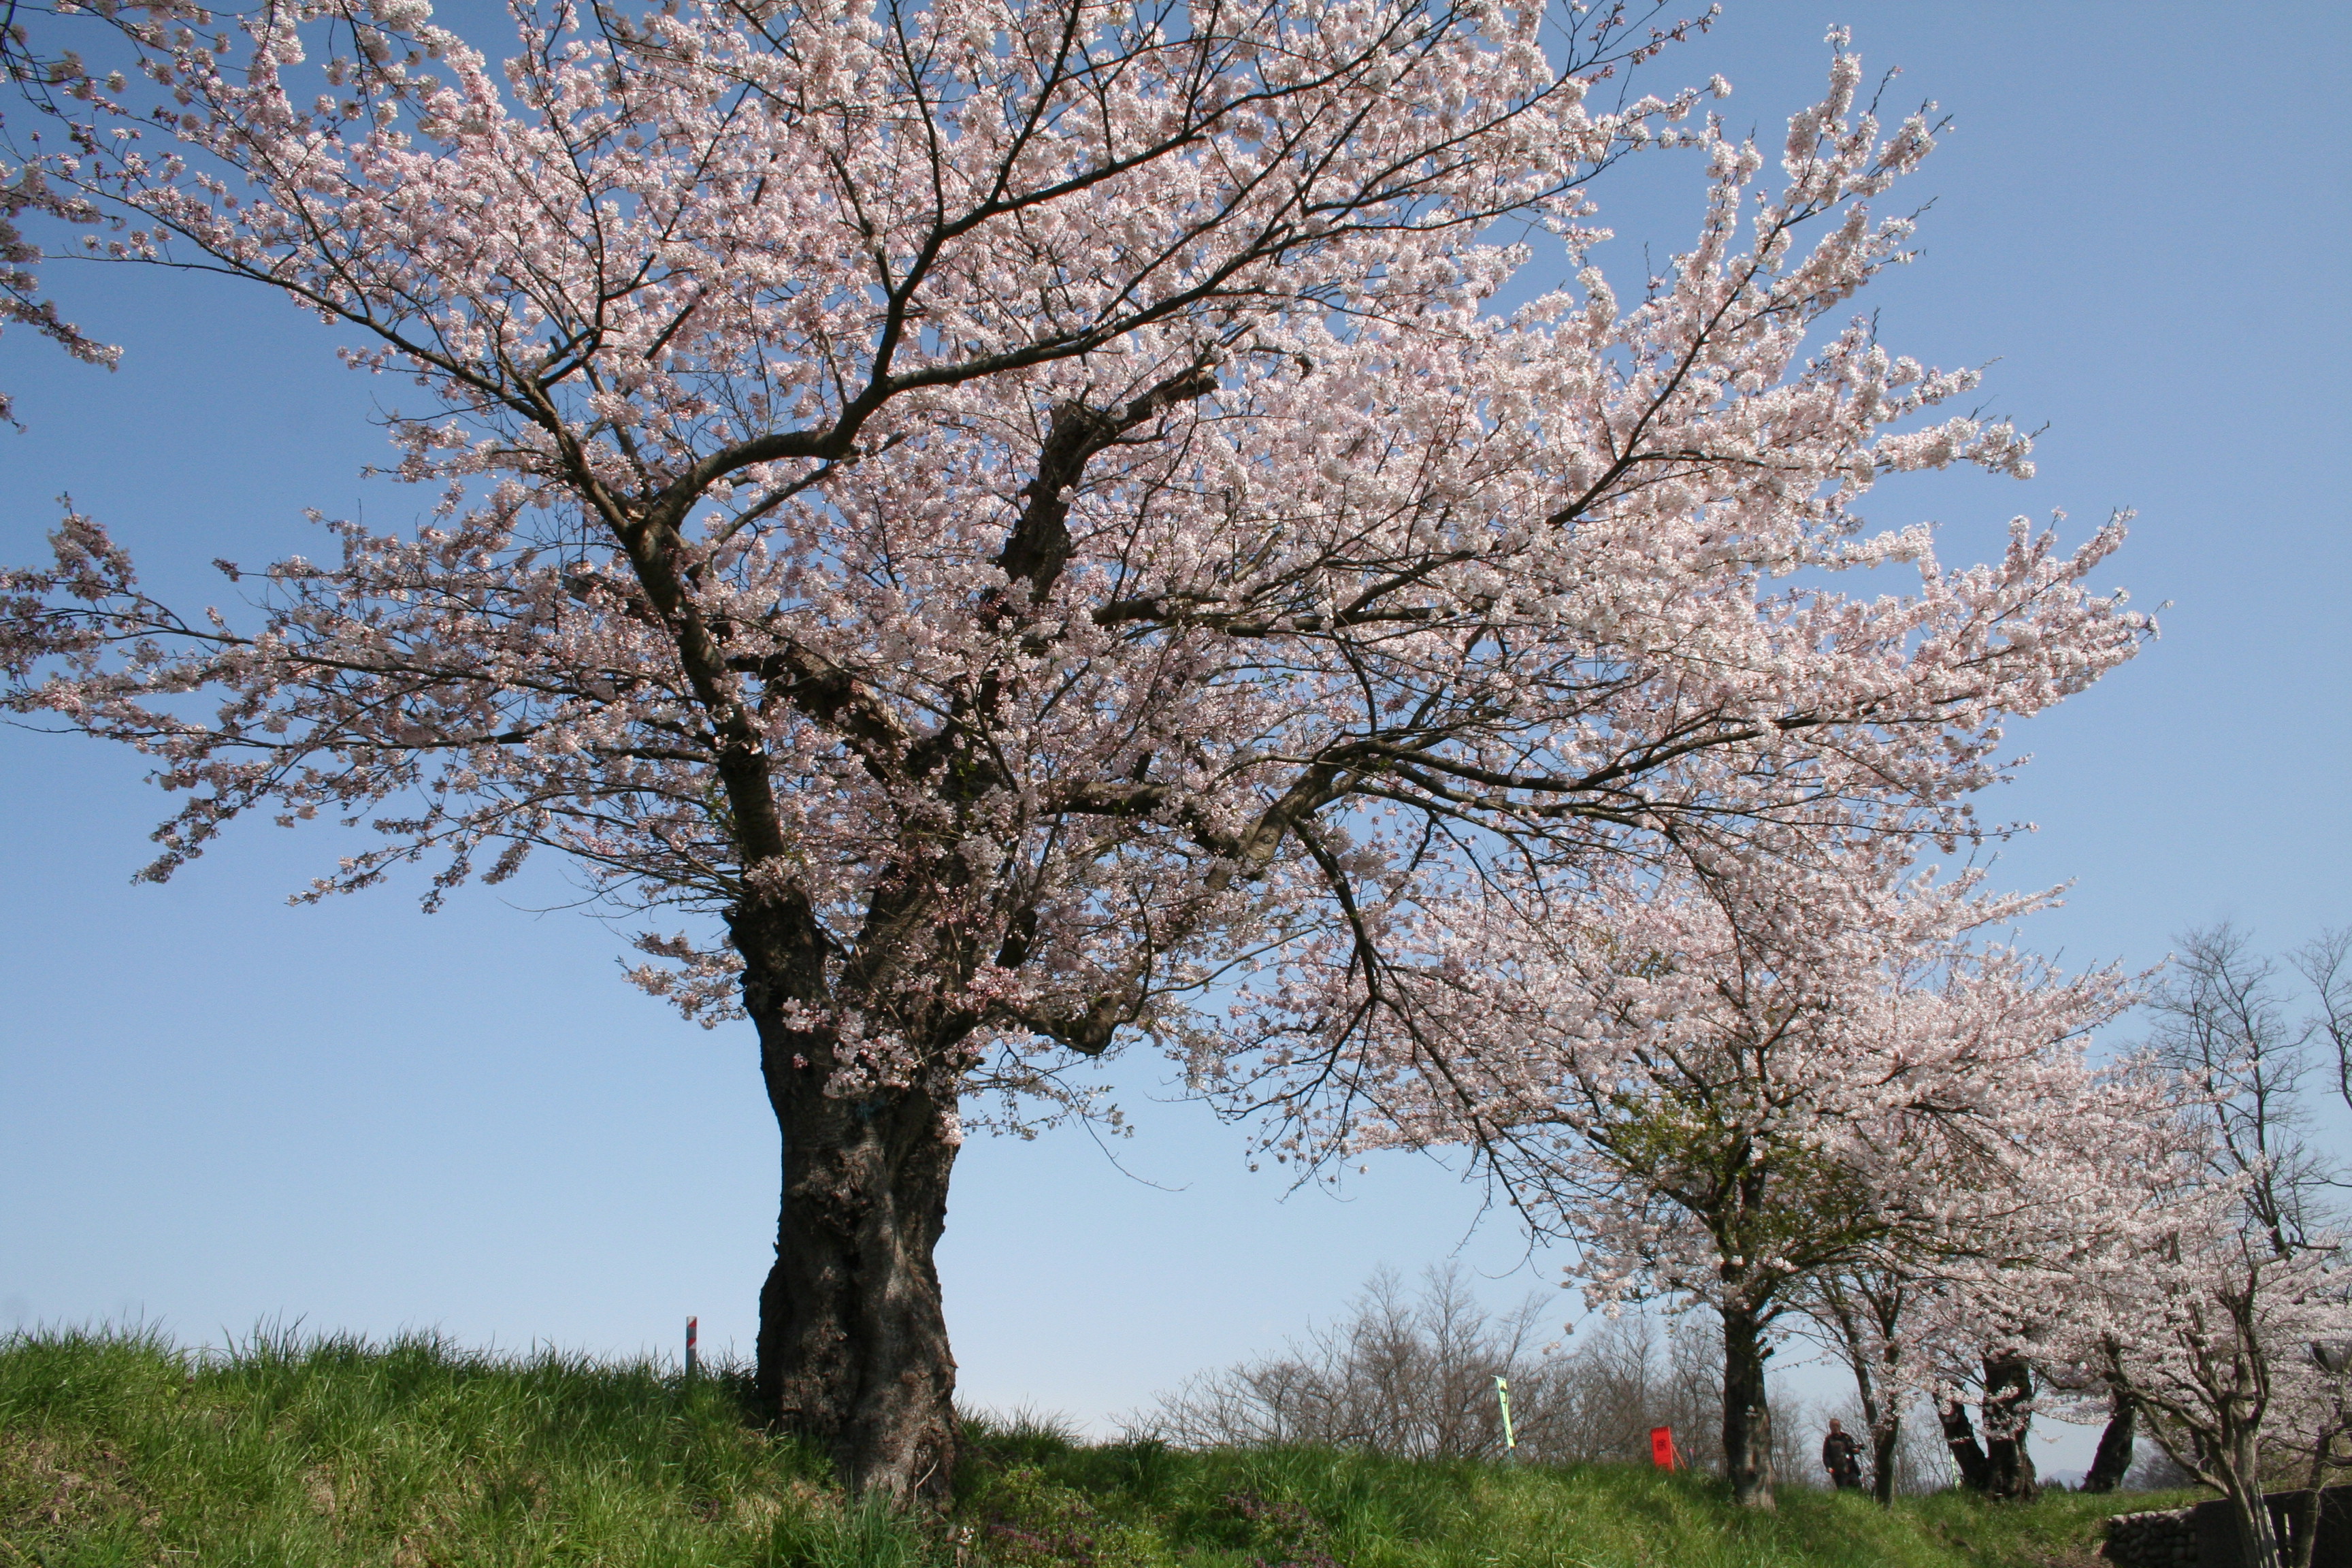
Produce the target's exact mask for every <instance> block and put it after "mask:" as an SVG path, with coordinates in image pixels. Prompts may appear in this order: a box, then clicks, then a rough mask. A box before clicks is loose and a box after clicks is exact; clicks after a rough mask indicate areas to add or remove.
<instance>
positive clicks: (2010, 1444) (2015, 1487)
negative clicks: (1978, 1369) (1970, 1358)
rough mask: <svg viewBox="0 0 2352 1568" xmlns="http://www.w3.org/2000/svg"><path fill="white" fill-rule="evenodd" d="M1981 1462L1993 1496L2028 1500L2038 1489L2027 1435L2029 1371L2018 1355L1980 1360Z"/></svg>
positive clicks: (2029, 1421)
mask: <svg viewBox="0 0 2352 1568" xmlns="http://www.w3.org/2000/svg"><path fill="white" fill-rule="evenodd" d="M1984 1383H1985V1395H1984V1403H1983V1411H1984V1428H1985V1462H1986V1464H1987V1465H1988V1466H1989V1467H1990V1471H1991V1484H1990V1488H1989V1489H1990V1492H1991V1493H1992V1495H1993V1496H1994V1497H1999V1498H2013V1499H2015V1500H2018V1501H2020V1502H2030V1501H2032V1500H2033V1498H2034V1497H2035V1495H2036V1494H2037V1493H2039V1492H2040V1490H2041V1484H2040V1481H2039V1479H2037V1478H2036V1476H2035V1474H2034V1469H2033V1453H2032V1449H2031V1448H2030V1447H2027V1438H2028V1436H2029V1435H2030V1433H2031V1432H2032V1426H2033V1373H2032V1368H2030V1367H2028V1366H2027V1365H2026V1363H2025V1360H2024V1358H2023V1357H2021V1356H2018V1355H2015V1354H2011V1353H2006V1352H2004V1353H2003V1354H2000V1355H1998V1356H1988V1357H1986V1358H1985V1363H1984Z"/></svg>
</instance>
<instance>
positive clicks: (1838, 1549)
mask: <svg viewBox="0 0 2352 1568" xmlns="http://www.w3.org/2000/svg"><path fill="white" fill-rule="evenodd" d="M972 1438H973V1442H972V1447H971V1458H970V1459H969V1461H968V1462H967V1463H966V1465H965V1466H964V1468H963V1471H962V1473H961V1475H960V1477H959V1489H958V1497H957V1502H956V1507H955V1509H954V1510H953V1511H952V1513H951V1514H950V1515H949V1516H948V1517H946V1518H945V1519H939V1520H927V1521H919V1522H909V1521H903V1520H899V1519H896V1518H892V1517H889V1516H887V1515H885V1514H880V1513H877V1512H874V1511H872V1510H860V1509H856V1508H854V1507H850V1506H848V1505H846V1504H845V1502H844V1500H843V1499H842V1498H841V1497H840V1495H839V1493H838V1492H837V1491H836V1490H835V1489H833V1488H832V1487H831V1485H830V1484H829V1482H828V1480H827V1478H826V1470H825V1466H824V1463H823V1461H822V1460H821V1459H819V1458H815V1457H814V1456H813V1455H811V1454H810V1453H808V1452H807V1451H806V1450H804V1449H803V1448H802V1447H800V1446H798V1445H796V1444H794V1443H793V1442H791V1441H789V1440H786V1439H781V1438H776V1437H772V1436H767V1435H765V1434H762V1433H761V1432H758V1431H755V1430H752V1429H751V1428H750V1427H749V1426H746V1424H745V1423H744V1421H743V1419H742V1417H741V1414H740V1404H739V1388H738V1385H737V1384H734V1383H732V1382H731V1381H730V1380H729V1379H727V1378H725V1377H715V1378H705V1379H701V1380H698V1382H696V1383H695V1384H692V1385H688V1384H684V1383H683V1382H682V1381H681V1380H680V1379H679V1378H678V1377H677V1375H676V1373H673V1372H668V1371H666V1370H665V1369H662V1368H659V1367H657V1366H654V1365H651V1364H647V1363H599V1362H594V1361H590V1360H586V1359H583V1358H580V1357H569V1356H562V1355H557V1354H554V1353H541V1354H539V1355H534V1356H531V1357H527V1358H516V1359H501V1358H494V1357H489V1356H485V1355H479V1354H474V1353H469V1352H465V1351H462V1350H459V1349H458V1348H457V1347H455V1346H453V1345H451V1344H449V1343H447V1342H444V1341H441V1340H437V1339H434V1338H430V1337H410V1338H404V1339H401V1340H397V1341H394V1342H391V1343H389V1344H381V1345H369V1344H364V1343H362V1342H357V1341H353V1340H348V1339H335V1338H328V1339H311V1340H297V1339H295V1338H293V1337H291V1336H278V1337H268V1336H264V1337H260V1338H257V1339H256V1340H255V1341H254V1342H251V1343H249V1344H247V1345H245V1346H243V1347H241V1348H240V1349H239V1350H238V1351H237V1352H236V1353H235V1354H233V1355H226V1356H222V1355H213V1356H202V1357H199V1356H194V1355H190V1354H188V1353H186V1352H181V1351H178V1350H176V1349H174V1348H173V1346H171V1345H170V1344H168V1343H167V1342H164V1341H163V1340H162V1339H160V1338H159V1337H156V1336H153V1335H146V1334H139V1333H126V1332H105V1333H94V1334H84V1333H70V1332H68V1333H41V1334H31V1335H24V1334H20V1335H16V1336H13V1337H8V1338H5V1339H0V1568H18V1565H20V1564H36V1563H37V1564H41V1565H43V1568H98V1565H100V1564H105V1565H109V1568H114V1565H123V1568H128V1565H130V1564H140V1565H142V1568H159V1565H163V1564H187V1565H190V1568H247V1565H251V1568H261V1565H265V1564H267V1565H269V1568H310V1565H313V1564H316V1565H318V1568H362V1565H366V1568H376V1565H382V1568H476V1565H481V1568H489V1565H492V1564H496V1565H499V1568H523V1565H536V1564H595V1563H602V1564H608V1565H611V1568H667V1565H671V1564H678V1565H685V1564H730V1565H733V1564H741V1565H746V1568H751V1565H760V1568H950V1565H951V1564H961V1568H1045V1565H1048V1564H1064V1563H1068V1564H1076V1565H1082V1568H1285V1565H1290V1568H1334V1565H1338V1568H1633V1565H1635V1564H1673V1565H1675V1568H1800V1565H1805V1568H1812V1565H1819V1568H1848V1565H1851V1568H1863V1565H1864V1564H1869V1565H1872V1568H2044V1565H2050V1568H2055V1565H2061V1564H2063V1565H2069V1568H2074V1565H2079V1568H2091V1565H2092V1564H2094V1563H2095V1561H2096V1560H2095V1559H2094V1558H2093V1556H2092V1555H2091V1551H2092V1548H2093V1547H2094V1546H2095V1543H2096V1542H2097V1539H2098V1521H2100V1520H2101V1519H2102V1518H2103V1517H2104V1516H2105V1514H2106V1513H2107V1512H2109V1511H2112V1510H2114V1509H2116V1508H2119V1507H2151V1506H2157V1505H2158V1502H2159V1501H2160V1500H2157V1499H2150V1498H2147V1497H2144V1496H2142V1497H2127V1498H2121V1499H2115V1500H2109V1499H2101V1498H2087V1497H2071V1496H2064V1495H2056V1496H2052V1497H2049V1498H2046V1499H2044V1500H2042V1502H2039V1503H2036V1504H2033V1505H2032V1506H2029V1507H2003V1506H1999V1505H1992V1506H1988V1505H1985V1504H1982V1503H1979V1502H1978V1501H1976V1500H1972V1499H1969V1498H1965V1497H1960V1496H1956V1495H1945V1496H1942V1497H1937V1498H1929V1499H1925V1500H1918V1501H1916V1502H1906V1504H1904V1505H1903V1506H1902V1507H1900V1508H1898V1509H1896V1510H1895V1511H1893V1512H1892V1513H1886V1512H1882V1511H1881V1510H1877V1509H1876V1508H1874V1507H1873V1506H1871V1504H1870V1503H1869V1502H1868V1501H1867V1500H1864V1499H1861V1498H1857V1497H1853V1496H1845V1497H1837V1496H1830V1495H1825V1494H1822V1493H1818V1492H1805V1491H1790V1492H1784V1493H1783V1495H1782V1500H1781V1506H1780V1511H1779V1512H1777V1513H1775V1514H1771V1515H1756V1514H1750V1513H1743V1512H1741V1511H1740V1510H1735V1509H1732V1508H1731V1507H1729V1506H1728V1504H1727V1501H1726V1500H1725V1498H1724V1496H1723V1493H1722V1489H1721V1488H1720V1487H1719V1486H1717V1484H1716V1483H1714V1482H1712V1481H1711V1480H1709V1479H1706V1478H1705V1477H1701V1476H1692V1475H1686V1474H1685V1475H1665V1474H1661V1473H1659V1472H1656V1471H1653V1470H1649V1469H1645V1468H1629V1467H1618V1466H1591V1467H1583V1468H1565V1469H1549V1468H1505V1467H1499V1466H1494V1465H1484V1464H1474V1463H1428V1464H1417V1463H1410V1462H1406V1461H1402V1460H1391V1459H1382V1458H1376V1457H1373V1456H1369V1455H1362V1454H1354V1453H1343V1452H1333V1451H1328V1450H1311V1449H1268V1450H1250V1451H1223V1452H1215V1453H1205V1454H1203V1453H1181V1452H1175V1451H1171V1450H1169V1449H1166V1448H1163V1447H1157V1446H1155V1445H1150V1444H1125V1445H1116V1444H1115V1445H1103V1446H1087V1445H1080V1444H1076V1443H1073V1442H1071V1441H1069V1440H1067V1439H1066V1438H1065V1437H1063V1436H1058V1435H1056V1434H1055V1433H1054V1432H1052V1431H1051V1430H1049V1429H1043V1428H1039V1427H1036V1426H1021V1425H1013V1426H990V1425H988V1424H986V1423H975V1424H974V1426H973V1428H972Z"/></svg>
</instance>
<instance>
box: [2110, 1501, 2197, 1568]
mask: <svg viewBox="0 0 2352 1568" xmlns="http://www.w3.org/2000/svg"><path fill="white" fill-rule="evenodd" d="M2105 1556H2106V1559H2107V1561H2108V1562H2110V1563H2114V1564H2116V1568H2200V1564H2199V1563H2198V1552H2197V1510H2195V1509H2189V1508H2167V1509H2155V1510H2149V1511H2148V1512H2146V1513H2118V1514H2113V1515H2110V1516H2109V1517H2108V1519H2107V1545H2106V1551H2105Z"/></svg>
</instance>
